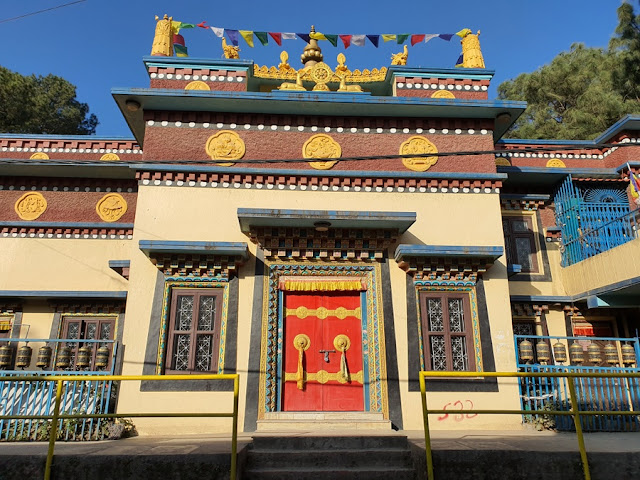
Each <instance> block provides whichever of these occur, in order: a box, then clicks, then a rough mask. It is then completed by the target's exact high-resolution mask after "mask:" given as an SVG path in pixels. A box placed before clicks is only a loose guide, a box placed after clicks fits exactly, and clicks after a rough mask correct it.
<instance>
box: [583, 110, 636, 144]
mask: <svg viewBox="0 0 640 480" xmlns="http://www.w3.org/2000/svg"><path fill="white" fill-rule="evenodd" d="M637 121H640V116H639V115H625V116H624V117H622V118H621V119H620V120H618V121H617V122H616V123H614V124H613V125H611V126H610V127H609V128H607V129H606V130H605V131H604V132H602V134H601V135H599V136H598V137H596V139H595V140H594V142H596V143H604V141H605V140H608V139H610V138H611V137H613V136H615V135H617V134H618V133H620V132H622V131H623V130H637V128H635V127H633V128H632V127H631V126H630V125H628V124H629V123H631V122H637Z"/></svg>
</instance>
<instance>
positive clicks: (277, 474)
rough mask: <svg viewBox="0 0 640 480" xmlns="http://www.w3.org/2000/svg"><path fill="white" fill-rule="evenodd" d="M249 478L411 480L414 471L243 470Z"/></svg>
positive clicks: (258, 479) (360, 469) (362, 469)
mask: <svg viewBox="0 0 640 480" xmlns="http://www.w3.org/2000/svg"><path fill="white" fill-rule="evenodd" d="M243 478H245V479H250V480H327V479H341V480H412V479H414V478H415V472H414V470H413V469H412V468H397V467H375V468H358V469H343V468H340V467H334V468H323V469H321V468H296V467H291V468H288V469H260V470H245V472H244V477H243Z"/></svg>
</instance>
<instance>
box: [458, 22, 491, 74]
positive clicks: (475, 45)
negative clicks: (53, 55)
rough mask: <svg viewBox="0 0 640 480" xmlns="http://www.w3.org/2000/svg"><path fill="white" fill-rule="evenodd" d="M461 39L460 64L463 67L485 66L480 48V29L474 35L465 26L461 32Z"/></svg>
mask: <svg viewBox="0 0 640 480" xmlns="http://www.w3.org/2000/svg"><path fill="white" fill-rule="evenodd" d="M460 33H461V35H460V36H461V37H462V40H461V41H460V43H461V44H462V59H463V60H462V66H463V67H464V68H485V67H484V58H483V57H482V51H481V50H480V39H479V37H480V30H478V33H477V34H476V35H474V34H473V33H471V30H469V29H468V28H465V29H464V30H462V31H461V32H460Z"/></svg>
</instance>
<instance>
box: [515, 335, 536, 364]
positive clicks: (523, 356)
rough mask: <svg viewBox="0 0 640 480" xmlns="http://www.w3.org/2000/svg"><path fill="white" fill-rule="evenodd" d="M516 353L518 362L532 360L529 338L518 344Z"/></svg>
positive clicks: (531, 344) (531, 347)
mask: <svg viewBox="0 0 640 480" xmlns="http://www.w3.org/2000/svg"><path fill="white" fill-rule="evenodd" d="M518 354H519V356H520V363H529V362H531V361H533V343H531V342H530V341H529V340H523V341H521V342H520V345H518Z"/></svg>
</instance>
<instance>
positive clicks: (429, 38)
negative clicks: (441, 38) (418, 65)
mask: <svg viewBox="0 0 640 480" xmlns="http://www.w3.org/2000/svg"><path fill="white" fill-rule="evenodd" d="M437 36H438V34H437V33H427V34H426V35H425V36H424V43H427V42H428V41H429V40H431V39H432V38H436V37H437Z"/></svg>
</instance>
